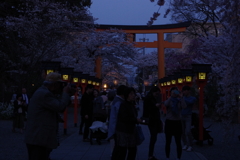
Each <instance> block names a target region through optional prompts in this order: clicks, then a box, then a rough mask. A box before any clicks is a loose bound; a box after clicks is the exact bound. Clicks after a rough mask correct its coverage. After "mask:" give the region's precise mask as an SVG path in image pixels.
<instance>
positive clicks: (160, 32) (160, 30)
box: [95, 22, 191, 79]
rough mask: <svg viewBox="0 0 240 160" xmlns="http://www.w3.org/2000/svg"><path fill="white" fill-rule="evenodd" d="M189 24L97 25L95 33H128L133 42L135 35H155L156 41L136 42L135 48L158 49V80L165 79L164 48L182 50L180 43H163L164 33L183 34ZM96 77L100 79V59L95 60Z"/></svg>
mask: <svg viewBox="0 0 240 160" xmlns="http://www.w3.org/2000/svg"><path fill="white" fill-rule="evenodd" d="M190 24H191V22H183V23H177V24H166V25H152V26H150V27H149V26H147V25H102V24H101V25H99V26H97V31H103V30H109V29H119V30H123V31H124V32H126V33H128V34H129V36H128V38H130V40H132V41H135V34H136V33H137V34H149V33H151V34H152V33H155V34H157V38H158V41H154V42H136V47H145V48H157V49H158V79H161V78H163V77H165V62H164V49H165V48H182V43H175V42H168V41H164V33H176V32H184V31H186V28H187V27H189V26H190ZM95 72H96V77H97V78H101V57H98V58H97V59H96V69H95Z"/></svg>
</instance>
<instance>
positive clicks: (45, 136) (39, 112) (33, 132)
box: [24, 72, 75, 160]
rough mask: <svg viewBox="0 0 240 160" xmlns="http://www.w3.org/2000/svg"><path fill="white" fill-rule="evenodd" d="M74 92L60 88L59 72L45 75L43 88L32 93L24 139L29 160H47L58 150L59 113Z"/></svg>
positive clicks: (69, 88) (61, 83)
mask: <svg viewBox="0 0 240 160" xmlns="http://www.w3.org/2000/svg"><path fill="white" fill-rule="evenodd" d="M74 92H75V90H74V89H73V88H71V87H70V86H69V85H67V86H65V87H64V86H63V81H62V79H61V75H60V74H59V73H55V72H53V73H49V74H48V75H47V76H46V79H45V81H44V83H43V85H42V86H41V87H40V88H38V89H37V90H36V91H35V93H34V94H33V96H32V98H31V101H30V103H29V107H28V117H27V118H28V121H27V124H26V132H25V139H24V141H25V143H26V146H27V149H28V157H29V160H48V158H49V154H50V151H51V150H52V149H55V148H57V146H58V141H57V130H58V117H59V112H63V111H64V110H65V108H66V107H67V106H68V105H69V102H70V96H71V95H72V94H73V93H74ZM57 95H60V96H58V97H57Z"/></svg>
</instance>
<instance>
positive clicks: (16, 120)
mask: <svg viewBox="0 0 240 160" xmlns="http://www.w3.org/2000/svg"><path fill="white" fill-rule="evenodd" d="M24 107H25V106H24V102H23V101H22V95H21V94H18V95H17V96H16V100H15V101H14V110H13V116H14V117H13V128H12V132H16V128H19V129H20V133H22V132H23V128H24V113H23V112H24Z"/></svg>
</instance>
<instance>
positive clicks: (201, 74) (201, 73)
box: [198, 72, 206, 79]
mask: <svg viewBox="0 0 240 160" xmlns="http://www.w3.org/2000/svg"><path fill="white" fill-rule="evenodd" d="M198 79H206V73H205V72H199V73H198Z"/></svg>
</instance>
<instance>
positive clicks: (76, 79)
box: [72, 72, 82, 127]
mask: <svg viewBox="0 0 240 160" xmlns="http://www.w3.org/2000/svg"><path fill="white" fill-rule="evenodd" d="M81 74H82V72H73V78H72V80H73V83H74V84H76V88H78V87H79V84H80V81H81ZM78 97H79V95H78V90H77V89H76V92H75V95H74V127H77V121H78Z"/></svg>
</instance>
